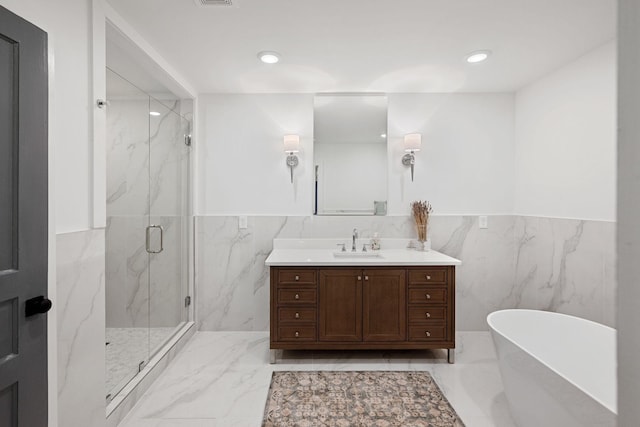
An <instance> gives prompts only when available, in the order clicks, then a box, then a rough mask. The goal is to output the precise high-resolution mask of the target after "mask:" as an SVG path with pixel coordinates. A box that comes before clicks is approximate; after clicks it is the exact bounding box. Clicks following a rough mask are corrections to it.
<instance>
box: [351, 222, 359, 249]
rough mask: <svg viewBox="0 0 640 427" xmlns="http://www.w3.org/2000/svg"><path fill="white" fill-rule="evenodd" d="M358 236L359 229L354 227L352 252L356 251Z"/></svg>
mask: <svg viewBox="0 0 640 427" xmlns="http://www.w3.org/2000/svg"><path fill="white" fill-rule="evenodd" d="M357 238H358V229H357V228H354V229H353V236H352V239H353V240H352V243H351V252H355V251H356V239H357Z"/></svg>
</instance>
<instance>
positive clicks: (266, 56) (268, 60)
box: [258, 52, 280, 64]
mask: <svg viewBox="0 0 640 427" xmlns="http://www.w3.org/2000/svg"><path fill="white" fill-rule="evenodd" d="M258 58H260V61H262V62H264V63H265V64H275V63H276V62H278V61H280V55H279V54H278V53H277V52H260V53H259V54H258Z"/></svg>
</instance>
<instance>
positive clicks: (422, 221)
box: [411, 200, 433, 242]
mask: <svg viewBox="0 0 640 427" xmlns="http://www.w3.org/2000/svg"><path fill="white" fill-rule="evenodd" d="M431 212H433V208H432V207H431V203H429V202H428V201H426V200H425V201H424V202H423V201H422V200H418V201H416V202H411V213H412V214H413V219H414V220H415V221H416V227H417V228H418V241H420V242H425V241H426V240H427V225H428V224H429V214H431Z"/></svg>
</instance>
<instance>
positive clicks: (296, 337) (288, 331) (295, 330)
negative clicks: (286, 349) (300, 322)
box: [278, 326, 316, 341]
mask: <svg viewBox="0 0 640 427" xmlns="http://www.w3.org/2000/svg"><path fill="white" fill-rule="evenodd" d="M315 340H316V327H315V326H280V327H278V341H315Z"/></svg>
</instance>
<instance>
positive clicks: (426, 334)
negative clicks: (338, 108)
mask: <svg viewBox="0 0 640 427" xmlns="http://www.w3.org/2000/svg"><path fill="white" fill-rule="evenodd" d="M446 339H447V328H446V326H444V325H438V326H430V325H425V326H409V341H443V340H446Z"/></svg>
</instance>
